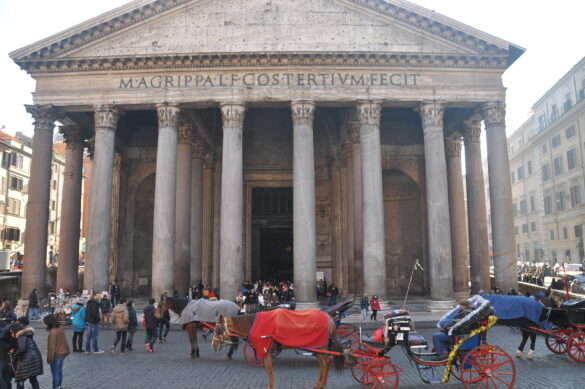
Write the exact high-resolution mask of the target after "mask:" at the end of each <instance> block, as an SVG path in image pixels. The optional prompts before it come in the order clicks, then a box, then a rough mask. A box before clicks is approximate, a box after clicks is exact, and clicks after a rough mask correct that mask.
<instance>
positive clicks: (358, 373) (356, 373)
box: [351, 361, 371, 384]
mask: <svg viewBox="0 0 585 389" xmlns="http://www.w3.org/2000/svg"><path fill="white" fill-rule="evenodd" d="M370 363H371V361H368V362H359V361H357V362H356V363H354V364H353V365H351V375H352V376H353V378H355V380H356V381H357V382H359V383H360V384H363V383H364V374H365V372H366V370H367V369H368V366H369V364H370Z"/></svg>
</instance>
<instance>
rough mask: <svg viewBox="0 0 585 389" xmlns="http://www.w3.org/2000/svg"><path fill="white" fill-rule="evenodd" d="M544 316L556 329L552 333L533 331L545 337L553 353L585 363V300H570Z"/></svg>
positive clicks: (548, 309)
mask: <svg viewBox="0 0 585 389" xmlns="http://www.w3.org/2000/svg"><path fill="white" fill-rule="evenodd" d="M544 314H545V315H546V316H545V318H546V320H547V321H549V322H551V323H552V324H553V325H554V326H555V327H554V328H553V329H552V330H551V331H546V330H543V329H541V328H534V327H533V328H531V329H532V330H534V331H536V332H538V333H540V334H542V335H544V336H545V339H546V346H547V347H548V349H549V350H550V351H552V352H553V353H555V354H565V353H566V354H569V356H570V357H571V358H573V359H574V360H575V361H577V362H581V363H585V300H570V301H568V302H566V303H563V304H561V306H560V307H559V308H546V309H545V310H544Z"/></svg>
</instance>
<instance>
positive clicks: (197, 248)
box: [190, 141, 205, 284]
mask: <svg viewBox="0 0 585 389" xmlns="http://www.w3.org/2000/svg"><path fill="white" fill-rule="evenodd" d="M204 157H205V147H204V146H203V143H201V142H200V141H196V142H195V143H193V158H192V160H191V273H190V279H191V284H198V283H199V282H202V281H203V261H202V255H203V158H204Z"/></svg>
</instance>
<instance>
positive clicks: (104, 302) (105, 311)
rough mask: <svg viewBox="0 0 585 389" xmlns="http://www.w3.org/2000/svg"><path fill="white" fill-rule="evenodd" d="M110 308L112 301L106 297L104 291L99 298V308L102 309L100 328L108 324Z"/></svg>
mask: <svg viewBox="0 0 585 389" xmlns="http://www.w3.org/2000/svg"><path fill="white" fill-rule="evenodd" d="M111 309H112V303H111V302H110V299H108V295H107V294H105V293H104V295H103V296H102V299H101V300H100V310H101V311H102V328H104V327H105V326H106V324H107V326H108V327H109V326H110V310H111Z"/></svg>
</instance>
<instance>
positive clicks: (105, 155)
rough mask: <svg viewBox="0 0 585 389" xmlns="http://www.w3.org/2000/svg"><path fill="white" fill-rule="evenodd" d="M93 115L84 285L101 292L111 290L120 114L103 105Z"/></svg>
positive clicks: (88, 288)
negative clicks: (114, 191)
mask: <svg viewBox="0 0 585 389" xmlns="http://www.w3.org/2000/svg"><path fill="white" fill-rule="evenodd" d="M94 116H95V136H94V147H93V166H92V173H91V192H90V194H89V226H88V232H87V261H86V264H85V274H84V282H85V289H87V290H89V291H93V292H102V291H108V290H109V288H108V286H109V285H108V281H109V269H108V262H109V258H110V235H111V229H112V178H113V168H114V146H115V142H116V128H117V123H118V118H119V117H120V112H119V111H118V110H117V109H116V108H115V107H114V106H113V105H100V106H96V108H95V114H94Z"/></svg>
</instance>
